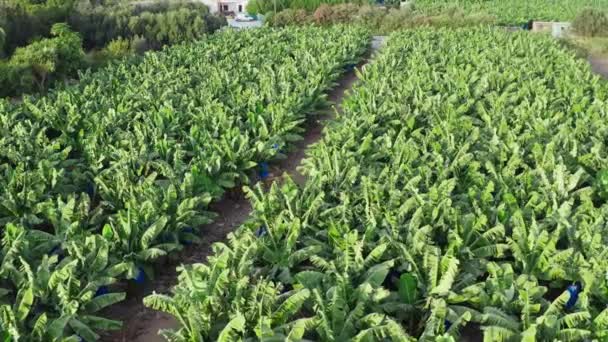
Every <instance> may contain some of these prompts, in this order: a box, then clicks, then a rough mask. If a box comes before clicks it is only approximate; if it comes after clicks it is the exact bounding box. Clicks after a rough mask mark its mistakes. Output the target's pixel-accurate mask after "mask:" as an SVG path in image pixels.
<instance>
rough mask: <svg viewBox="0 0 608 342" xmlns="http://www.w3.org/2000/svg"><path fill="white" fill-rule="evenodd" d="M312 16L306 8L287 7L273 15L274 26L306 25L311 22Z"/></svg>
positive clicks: (272, 23)
mask: <svg viewBox="0 0 608 342" xmlns="http://www.w3.org/2000/svg"><path fill="white" fill-rule="evenodd" d="M311 19H312V18H311V17H309V15H308V13H306V11H305V10H302V9H299V10H296V9H286V10H283V11H281V12H278V13H277V14H275V15H274V16H272V22H270V24H271V25H272V26H278V27H283V26H289V25H305V24H309V23H310V22H311Z"/></svg>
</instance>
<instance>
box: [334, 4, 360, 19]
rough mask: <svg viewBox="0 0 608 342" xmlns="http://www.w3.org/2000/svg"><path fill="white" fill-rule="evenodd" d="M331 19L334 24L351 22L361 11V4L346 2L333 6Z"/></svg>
mask: <svg viewBox="0 0 608 342" xmlns="http://www.w3.org/2000/svg"><path fill="white" fill-rule="evenodd" d="M331 10H332V11H331V21H332V22H333V23H334V24H338V23H349V22H352V21H353V20H354V18H355V17H356V15H357V12H358V11H359V6H357V5H355V4H350V3H345V4H338V5H334V6H332V9H331Z"/></svg>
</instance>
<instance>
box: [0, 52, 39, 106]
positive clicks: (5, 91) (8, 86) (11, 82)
mask: <svg viewBox="0 0 608 342" xmlns="http://www.w3.org/2000/svg"><path fill="white" fill-rule="evenodd" d="M34 90H35V81H34V77H33V73H32V70H31V67H29V66H27V65H26V66H24V65H14V64H11V63H9V62H7V61H1V60H0V98H4V97H10V96H16V95H18V94H21V93H28V92H32V91H34Z"/></svg>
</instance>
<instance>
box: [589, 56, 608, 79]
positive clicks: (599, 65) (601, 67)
mask: <svg viewBox="0 0 608 342" xmlns="http://www.w3.org/2000/svg"><path fill="white" fill-rule="evenodd" d="M589 63H590V64H591V69H592V70H593V71H594V72H595V73H597V74H599V75H602V76H603V77H604V78H607V79H608V56H590V57H589Z"/></svg>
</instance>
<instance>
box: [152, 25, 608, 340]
mask: <svg viewBox="0 0 608 342" xmlns="http://www.w3.org/2000/svg"><path fill="white" fill-rule="evenodd" d="M522 51H526V53H525V54H524V53H522ZM360 77H361V82H360V83H359V85H357V86H355V87H354V89H353V90H352V92H351V94H350V96H348V98H347V99H346V100H345V101H344V103H343V109H344V110H343V112H341V113H338V114H337V123H335V124H333V125H331V126H330V127H329V128H328V129H327V130H326V135H325V138H324V139H323V140H322V142H320V143H318V144H317V145H315V146H314V147H312V148H311V149H310V151H309V158H308V159H307V160H306V161H305V163H304V166H303V168H302V171H303V172H304V173H305V174H306V175H307V176H308V179H307V181H306V184H304V185H302V186H297V185H295V184H294V183H293V182H292V181H291V180H289V179H286V180H281V182H280V184H275V185H273V186H272V187H271V188H270V189H269V190H267V191H263V190H262V188H261V187H257V188H256V189H255V190H253V191H251V192H250V194H251V196H250V197H251V199H252V203H253V207H254V214H253V215H252V217H251V219H250V220H249V221H248V222H247V223H246V224H245V225H244V226H243V227H241V228H240V229H239V230H238V231H237V232H235V233H234V235H233V236H231V238H230V244H229V246H227V245H223V244H220V245H217V247H216V253H215V255H214V256H213V257H210V259H209V262H208V263H207V264H205V265H202V264H199V265H195V266H191V267H187V268H184V269H183V270H182V274H181V278H180V283H179V285H178V286H176V288H175V289H174V294H173V295H172V296H160V295H155V296H152V297H149V298H148V299H147V300H146V302H147V304H149V305H151V306H152V307H155V308H157V309H162V310H164V311H167V312H169V313H171V314H173V315H175V316H176V317H178V319H179V320H180V322H182V328H181V330H179V331H174V332H165V334H166V336H168V337H171V338H172V340H175V341H183V340H192V339H200V340H209V339H211V340H212V339H217V338H219V337H220V335H221V337H222V338H228V339H232V340H237V339H242V340H255V339H258V338H260V336H267V338H268V339H270V340H272V338H271V337H270V336H274V337H278V338H279V339H282V338H284V337H283V336H289V334H290V333H287V331H289V330H288V328H287V327H289V328H290V329H292V330H291V331H292V332H293V331H296V330H297V331H298V334H297V335H293V336H298V338H302V339H306V340H316V341H346V340H355V341H384V340H396V341H397V340H401V341H409V340H412V339H418V340H421V341H458V340H460V338H461V337H460V334H461V333H463V332H464V328H465V327H466V329H467V332H468V333H470V330H473V331H475V330H476V333H477V334H478V337H482V336H483V338H484V339H485V340H487V341H520V340H525V341H537V340H538V341H545V340H559V341H582V340H594V339H595V340H598V341H601V340H602V339H604V338H605V336H606V322H607V320H606V310H605V305H606V302H607V300H608V299H607V297H606V294H607V293H608V292H606V289H607V288H608V287H607V286H608V285H607V282H606V277H605V270H606V260H608V259H607V258H606V256H607V253H608V252H607V249H606V247H605V246H606V242H607V241H606V236H608V235H606V233H607V232H606V224H605V223H606V222H607V221H608V216H607V214H608V211H607V209H606V208H607V206H606V200H605V198H604V195H603V191H604V190H603V189H602V187H603V185H602V184H603V183H602V177H603V176H602V174H603V172H604V171H602V170H603V169H604V168H605V165H606V164H605V163H606V155H607V151H606V147H605V144H604V142H605V141H606V137H608V129H607V128H606V127H607V126H606V124H605V123H606V121H607V120H606V119H607V115H608V112H607V111H606V106H607V105H608V88H607V86H606V84H605V83H603V82H602V81H600V80H599V79H598V78H597V77H595V76H593V75H592V74H591V72H590V70H589V68H588V67H587V66H585V65H584V64H582V62H580V61H578V60H577V59H576V58H575V57H574V56H573V55H572V54H571V53H569V52H566V51H564V50H562V48H561V47H559V46H558V45H557V44H556V43H555V42H553V41H551V40H549V39H547V38H545V37H537V36H529V35H524V34H512V33H505V32H502V31H499V30H490V29H474V30H456V31H447V30H439V31H435V30H417V31H406V32H401V33H396V34H394V35H393V36H392V37H391V40H390V41H389V43H388V45H387V46H386V47H385V48H384V51H383V52H382V53H381V54H380V55H378V56H377V59H376V61H375V62H374V63H373V64H372V65H369V66H367V67H366V68H365V71H364V72H363V73H362V74H360ZM598 179H599V180H598ZM256 233H257V234H256ZM218 281H219V282H218ZM239 284H240V285H239ZM218 285H219V286H218ZM237 288H238V290H237ZM212 289H213V290H212ZM253 289H255V291H258V293H259V295H258V296H250V294H251V291H252V290H253ZM191 293H196V294H197V295H196V296H194V297H193V296H191V295H190V294H191ZM237 294H239V295H238V296H237ZM240 294H243V296H240ZM286 298H293V300H294V301H297V302H298V303H299V305H297V306H293V308H294V310H295V311H290V312H289V313H290V314H289V315H287V316H286V318H285V320H281V322H275V321H272V320H269V319H265V320H264V323H263V324H262V325H260V317H261V316H262V315H261V314H260V312H274V311H275V310H276V307H277V306H278V305H279V303H281V302H282V301H283V300H286ZM161 299H162V300H161ZM225 300H228V301H229V302H225ZM165 302H167V303H170V305H168V304H167V305H165V304H164V303H165ZM266 305H268V306H266ZM193 317H204V321H200V322H193V321H191V320H194V319H195V318H193ZM209 322H219V323H218V324H219V326H218V327H213V326H212V325H211V324H210V323H209ZM279 326H281V327H283V328H278V327H279ZM261 327H263V329H262V328H261ZM476 327H477V329H475V328H476ZM296 328H297V329H296ZM260 331H265V332H268V335H260V333H259V332H260ZM278 331H280V333H281V334H282V335H279V334H278ZM273 334H274V335H273Z"/></svg>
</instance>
